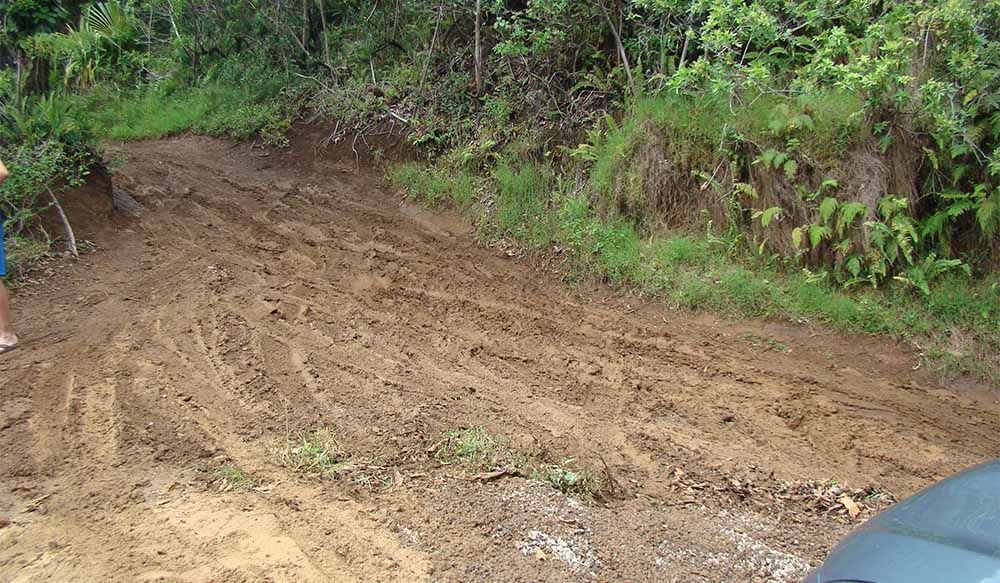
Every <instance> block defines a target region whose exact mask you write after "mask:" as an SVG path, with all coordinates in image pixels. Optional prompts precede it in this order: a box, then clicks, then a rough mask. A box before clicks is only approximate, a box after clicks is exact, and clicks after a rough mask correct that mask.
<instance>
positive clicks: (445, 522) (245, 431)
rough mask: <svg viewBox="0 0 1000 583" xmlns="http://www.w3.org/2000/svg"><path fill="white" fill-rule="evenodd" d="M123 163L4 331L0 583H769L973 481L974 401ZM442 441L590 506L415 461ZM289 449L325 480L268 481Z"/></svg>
mask: <svg viewBox="0 0 1000 583" xmlns="http://www.w3.org/2000/svg"><path fill="white" fill-rule="evenodd" d="M125 151H126V153H127V155H128V160H127V162H126V163H125V164H124V167H123V168H122V169H121V170H120V171H119V175H118V177H117V178H116V180H117V181H118V182H119V183H120V185H121V186H122V187H123V188H125V189H126V190H127V191H129V192H131V193H132V194H133V196H134V197H135V198H136V199H137V200H138V201H139V202H140V203H142V205H143V206H144V207H145V212H144V214H143V215H142V217H141V218H139V219H131V220H129V219H125V218H122V217H117V218H114V219H113V220H109V219H108V217H107V216H106V213H107V211H106V209H105V211H93V210H92V209H94V208H96V207H95V204H96V202H95V201H96V200H97V199H95V198H94V196H96V195H94V193H93V192H91V193H90V194H89V195H86V193H84V194H80V195H79V197H84V196H90V197H91V198H90V199H84V202H85V203H86V204H85V205H84V206H86V207H87V208H90V209H91V210H90V211H88V212H89V213H90V214H92V215H94V216H92V217H90V218H83V219H81V218H80V215H81V213H82V212H83V211H82V210H81V208H82V207H81V204H80V203H79V201H77V204H76V205H75V206H74V205H72V204H71V205H69V206H70V214H71V215H74V214H75V215H76V218H77V220H78V221H79V224H81V225H83V226H82V227H81V231H82V233H78V235H79V236H80V238H82V239H87V240H90V241H93V242H94V243H95V244H96V246H97V249H96V251H93V252H90V253H87V254H85V255H84V256H83V257H82V258H81V259H80V260H79V261H77V262H65V263H60V264H59V265H57V266H55V268H54V269H53V271H54V275H52V276H51V277H47V278H42V279H41V281H39V282H36V283H31V284H29V285H27V286H26V287H25V288H23V289H22V290H21V291H20V293H19V294H18V295H17V297H16V299H15V302H14V309H15V312H16V316H17V325H18V329H19V332H20V333H21V334H22V336H23V339H24V343H23V345H22V347H21V348H20V349H19V350H17V351H15V352H14V353H12V354H10V355H8V356H5V357H3V358H0V395H2V399H0V476H2V481H0V484H2V488H0V525H3V526H2V527H0V580H2V581H18V582H21V581H60V582H61V581H66V582H77V581H101V582H105V581H112V582H116V581H121V582H133V581H191V582H220V583H221V582H236V581H248V582H249V581H288V582H311V581H338V582H339V581H455V582H459V581H462V582H464V581H616V582H617V581H668V582H669V581H677V582H684V583H690V582H699V581H705V582H720V583H721V582H727V583H728V582H736V581H739V582H748V581H773V582H779V583H785V582H797V581H798V580H799V579H800V578H801V576H802V575H803V574H804V572H805V570H806V569H807V568H808V567H809V566H810V565H815V564H817V563H818V562H819V561H821V560H822V558H823V557H824V555H825V553H826V552H827V551H828V550H829V549H830V547H831V545H832V544H834V543H835V542H836V540H837V539H838V538H839V537H841V536H843V535H844V534H845V533H846V532H848V531H849V530H850V528H851V527H852V526H853V525H854V524H856V523H857V522H859V521H860V520H863V519H864V518H865V517H867V516H869V515H870V514H871V512H873V511H874V510H876V509H877V507H878V506H879V505H881V504H883V503H885V502H886V500H887V496H880V495H879V494H878V492H880V491H884V492H888V493H891V494H892V495H895V496H896V497H900V496H903V495H907V494H910V493H913V492H914V491H915V490H917V489H918V488H920V487H922V486H924V485H926V484H928V483H930V482H932V481H934V480H936V479H939V478H942V477H944V476H947V475H949V474H951V473H953V472H955V471H957V470H960V469H962V468H965V467H967V466H969V465H972V464H975V463H977V462H980V461H983V460H986V459H989V458H991V457H993V456H996V455H997V452H998V451H1000V432H998V431H997V427H998V426H1000V424H998V422H1000V405H998V403H997V399H996V396H995V395H993V394H991V393H990V392H988V391H979V392H973V391H970V390H968V389H963V390H961V391H956V390H952V389H950V388H949V387H946V386H941V385H940V384H939V383H938V382H937V381H936V380H935V379H934V378H932V377H931V376H929V375H928V374H926V373H925V372H924V370H923V369H920V370H914V367H915V366H916V365H917V364H918V363H919V362H920V359H919V355H918V354H915V353H912V352H909V351H907V350H905V349H904V348H901V347H898V346H896V345H894V344H893V343H892V342H889V341H886V340H884V339H874V338H865V337H843V336H838V335H834V334H830V333H828V332H825V331H823V330H821V329H811V328H808V327H804V326H803V327H792V326H783V325H779V324H774V323H754V322H748V323H731V322H724V321H718V320H716V319H713V318H710V317H706V316H691V315H686V314H683V313H678V312H673V311H670V310H668V309H666V308H665V307H663V306H662V305H660V304H658V303H655V302H649V301H646V300H643V299H639V298H634V297H627V296H621V295H616V294H614V293H613V292H611V291H610V290H607V289H604V288H601V287H600V286H592V287H589V288H586V289H579V288H577V289H571V288H569V287H567V286H565V285H564V284H563V283H562V281H561V279H560V275H561V274H560V273H559V272H558V270H554V269H552V268H551V267H546V266H544V265H536V264H532V261H529V260H526V259H520V258H518V257H516V256H515V257H510V256H508V254H507V253H505V252H502V251H500V250H497V249H490V248H486V247H482V246H480V245H478V244H476V243H475V242H474V240H473V238H472V237H471V235H470V233H469V228H468V226H467V225H466V224H465V223H463V222H462V221H461V220H460V219H457V218H455V217H447V216H445V217H442V216H440V215H434V214H430V213H428V212H426V211H423V210H420V209H418V208H416V207H413V206H411V205H409V204H407V203H401V202H400V197H399V196H397V195H395V194H393V193H392V192H388V191H386V190H384V189H383V188H382V187H381V186H380V184H379V181H378V180H377V179H375V178H373V176H372V175H370V174H366V173H363V172H361V173H359V172H357V171H356V167H355V162H354V160H353V157H352V158H351V159H348V160H347V161H346V162H344V161H341V162H338V161H336V160H334V159H330V158H325V157H323V156H322V155H321V154H317V153H316V152H315V151H313V150H311V149H310V148H303V147H297V148H292V149H290V150H287V151H265V150H261V149H259V148H251V147H250V146H248V145H233V144H230V143H227V142H223V141H218V140H212V139H205V138H192V137H186V138H180V139H173V140H168V141H157V142H146V143H134V144H130V145H128V146H126V147H125ZM71 218H72V216H71ZM473 426H482V427H485V428H486V430H488V431H489V432H490V433H492V434H495V435H499V436H503V437H504V438H506V439H507V440H509V442H510V444H511V446H512V447H514V448H515V449H517V450H518V451H520V452H522V453H524V455H526V456H528V457H529V458H530V459H532V460H535V461H536V462H547V463H559V462H561V461H563V460H565V459H567V458H574V459H575V460H576V462H575V464H576V466H578V467H586V468H592V469H593V470H594V473H595V474H596V475H597V476H599V477H600V478H601V479H602V481H603V486H602V489H601V491H600V492H598V494H597V498H596V499H594V500H588V499H580V498H577V497H574V496H568V495H566V494H563V493H561V492H559V491H557V490H555V489H554V488H553V487H552V486H551V485H550V484H549V483H547V482H543V481H538V480H533V479H531V477H530V476H499V477H496V478H495V479H488V480H487V479H478V480H477V479H472V478H473V477H475V476H476V474H477V473H480V472H482V471H483V469H482V468H474V467H471V466H469V465H467V464H461V463H455V464H447V465H446V464H442V463H440V462H438V461H437V460H435V459H434V458H433V457H432V456H431V455H429V454H428V451H429V450H432V449H433V447H434V445H435V444H438V443H440V440H441V438H442V435H443V434H444V433H445V432H446V431H450V430H455V429H459V428H463V427H473ZM321 428H332V431H334V433H335V435H336V438H337V440H338V446H339V448H340V449H341V450H343V452H344V453H346V454H349V455H350V456H351V457H352V458H353V460H354V462H353V464H351V465H350V467H349V469H345V470H344V471H343V472H341V473H340V474H338V475H336V476H333V477H328V478H319V477H315V476H310V475H308V474H306V473H303V472H297V471H294V470H293V469H290V468H288V467H286V466H283V465H282V464H281V463H280V459H281V454H282V452H283V451H285V450H287V448H288V445H287V444H288V440H289V439H293V440H294V439H296V438H297V436H300V435H303V434H308V432H310V431H314V430H317V429H321ZM220 468H236V470H238V471H239V472H240V473H241V474H242V475H246V476H250V477H251V478H252V479H253V483H252V484H250V485H249V487H243V488H240V487H238V486H239V484H232V483H231V482H227V481H225V480H221V479H220V478H219V475H220V474H219V471H220ZM231 471H235V470H231ZM234 486H237V487H234ZM845 493H846V494H847V495H848V496H850V497H851V500H850V501H848V502H847V503H845V502H844V501H843V498H842V496H843V495H844V494H845ZM852 501H853V502H855V503H857V504H858V506H859V507H860V510H861V514H860V515H859V516H856V517H853V518H852V517H851V516H850V515H849V512H848V507H849V506H851V504H850V502H852Z"/></svg>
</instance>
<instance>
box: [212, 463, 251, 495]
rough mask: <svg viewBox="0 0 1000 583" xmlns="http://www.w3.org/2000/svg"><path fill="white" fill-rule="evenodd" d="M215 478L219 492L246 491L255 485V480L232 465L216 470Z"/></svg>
mask: <svg viewBox="0 0 1000 583" xmlns="http://www.w3.org/2000/svg"><path fill="white" fill-rule="evenodd" d="M215 478H216V479H215V483H216V484H218V487H219V492H233V491H246V490H250V489H252V488H253V487H254V486H256V485H257V480H256V479H255V478H254V477H253V476H250V475H249V474H247V473H246V472H244V471H243V470H241V469H239V468H238V467H236V466H233V465H226V466H222V467H221V468H219V469H217V470H216V471H215Z"/></svg>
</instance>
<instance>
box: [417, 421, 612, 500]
mask: <svg viewBox="0 0 1000 583" xmlns="http://www.w3.org/2000/svg"><path fill="white" fill-rule="evenodd" d="M433 456H434V459H436V460H437V461H438V462H440V463H442V464H458V463H462V464H468V465H471V466H473V467H475V468H478V469H483V470H497V469H499V470H507V475H519V476H522V477H526V478H529V479H531V480H537V481H539V482H545V483H547V484H549V485H550V486H552V487H553V488H555V489H556V490H558V491H560V492H562V493H563V494H567V495H570V496H576V497H578V498H583V499H586V500H591V499H594V498H597V497H598V496H599V494H600V492H601V488H602V480H601V478H600V477H599V476H598V475H597V473H595V472H594V471H593V470H591V469H589V468H586V467H581V466H580V465H579V464H578V463H577V461H576V460H575V459H573V458H566V459H564V460H563V461H562V462H560V463H558V464H547V463H543V462H540V461H538V460H534V459H532V458H531V456H529V455H527V454H525V453H524V452H520V451H517V450H516V449H515V448H513V447H511V446H510V444H509V443H508V441H507V440H506V439H505V438H504V437H502V436H496V435H491V434H490V433H489V432H487V431H486V430H485V429H484V428H482V427H478V426H477V427H469V428H466V429H459V430H454V431H448V432H446V433H445V434H444V439H442V441H441V442H440V443H439V444H437V445H436V446H435V447H434V448H433Z"/></svg>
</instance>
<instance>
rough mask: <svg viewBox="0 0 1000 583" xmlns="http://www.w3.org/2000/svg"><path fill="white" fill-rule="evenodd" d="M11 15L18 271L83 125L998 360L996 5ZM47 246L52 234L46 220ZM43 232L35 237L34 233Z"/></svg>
mask: <svg viewBox="0 0 1000 583" xmlns="http://www.w3.org/2000/svg"><path fill="white" fill-rule="evenodd" d="M4 10H5V14H4V18H3V19H2V20H0V22H2V23H3V24H2V25H0V41H2V42H0V46H2V47H3V48H2V49H0V63H2V67H0V158H2V159H4V160H5V161H6V162H7V163H8V166H10V167H11V170H12V171H13V174H14V178H12V179H11V180H10V181H8V182H7V183H6V184H5V185H4V186H3V187H2V189H0V209H2V210H3V212H4V214H5V215H6V216H7V217H8V218H7V225H8V232H9V233H10V236H11V237H12V242H11V246H12V247H13V252H12V253H11V255H12V260H13V263H14V265H13V267H14V269H15V272H17V271H20V270H21V269H23V268H24V267H25V266H28V265H30V263H31V261H32V257H35V256H38V255H40V254H44V253H45V252H46V251H47V249H48V246H49V245H50V243H49V242H50V241H51V240H52V239H53V234H51V233H45V232H43V231H42V230H41V223H40V222H39V221H38V217H39V215H40V214H42V213H44V212H46V210H47V209H48V208H49V207H50V206H51V205H52V204H53V201H54V200H57V198H58V196H59V195H62V194H63V193H66V192H70V191H71V190H72V188H73V187H74V186H76V185H78V184H80V183H81V181H83V180H86V178H87V174H88V172H91V169H92V168H93V166H94V164H96V163H98V161H99V160H100V146H99V143H100V140H102V139H115V140H119V139H121V140H131V139H142V138H156V137H164V136H170V135H177V134H182V133H185V132H195V133H202V134H208V135H220V136H230V137H233V138H235V139H253V140H259V141H261V142H263V143H267V144H270V145H273V146H279V147H280V146H282V145H284V144H286V143H287V136H288V132H289V131H290V128H291V127H292V123H293V122H294V121H296V120H300V121H301V122H303V123H322V124H324V127H329V135H328V138H327V139H326V140H325V141H324V143H325V144H327V145H329V144H334V143H341V144H346V145H349V146H350V149H351V150H354V151H355V152H357V151H358V149H359V148H368V149H373V150H378V149H379V148H381V147H383V146H382V145H383V144H386V143H388V142H392V141H399V140H405V141H407V142H408V143H409V144H410V145H411V146H413V148H414V149H415V150H416V151H417V152H418V153H419V156H420V157H422V158H423V161H421V162H419V163H410V164H404V165H399V166H394V167H391V168H390V169H389V174H390V177H391V179H392V181H393V182H394V183H395V184H396V185H398V187H399V188H400V189H401V190H404V191H405V192H406V193H407V195H408V196H410V197H412V198H414V199H416V200H420V201H422V202H424V203H426V204H428V205H431V206H436V207H450V208H455V209H460V210H462V211H463V212H466V213H468V214H469V215H470V216H472V217H474V218H475V220H476V221H477V223H478V224H479V225H480V233H481V234H482V235H483V236H484V237H489V238H504V239H507V240H510V241H513V242H516V243H518V244H519V245H522V246H523V247H525V248H528V249H532V250H536V251H538V252H546V253H549V252H555V253H560V254H566V255H567V256H569V257H570V258H571V265H572V267H573V269H572V271H571V272H570V276H571V277H577V276H584V275H586V274H593V275H596V276H597V277H599V278H601V279H603V280H605V281H607V282H609V283H611V284H613V285H618V286H621V287H623V288H625V289H628V290H631V291H634V292H637V293H643V294H648V295H650V296H655V297H662V298H664V299H665V300H666V301H668V302H669V303H670V304H672V305H675V306H678V307H685V308H692V309H709V310H713V311H717V312H721V313H723V314H727V315H739V316H752V317H773V318H780V319H784V320H790V321H794V322H809V323H821V324H824V325H828V326H831V327H833V328H835V329H838V330H844V331H848V332H856V333H866V334H885V335H888V336H891V337H894V338H900V339H905V340H907V341H910V342H912V343H914V344H916V345H917V346H920V347H921V348H922V349H923V351H924V353H925V354H926V355H927V356H928V357H930V358H931V362H933V363H934V365H935V366H937V367H938V368H940V370H942V371H943V372H948V373H951V372H967V373H969V372H971V373H974V374H976V375H979V376H981V377H983V378H987V379H993V380H996V379H997V378H1000V362H998V358H1000V357H998V355H1000V289H998V287H1000V280H998V276H997V268H998V266H1000V236H998V235H1000V97H998V96H1000V73H998V71H997V67H996V63H997V62H998V61H1000V32H998V30H997V27H996V26H995V25H994V23H996V22H998V21H1000V3H998V2H997V1H996V0H990V1H986V2H980V1H973V0H955V1H952V2H932V1H930V0H916V1H913V2H907V3H902V4H901V3H895V4H893V3H888V4H887V3H881V2H872V1H870V0H848V1H845V2H835V3H829V2H820V1H812V0H809V1H806V2H794V3H793V2H781V1H774V0H753V1H751V2H735V1H733V2H701V1H697V0H690V1H676V2H665V1H660V0H614V1H609V0H595V1H593V2H590V1H588V2H564V1H560V2H540V1H535V0H527V1H500V0H488V1H473V0H468V1H463V0H443V1H442V2H438V3H427V2H416V1H411V0H401V1H397V2H391V3H373V2H362V1H358V0H309V1H305V2H302V3H284V2H269V3H260V2H255V1H253V0H196V1H190V2H169V1H165V0H108V1H104V2H80V1H72V0H62V1H58V2H45V3H41V2H33V1H30V0H23V1H18V2H13V3H10V4H9V6H7V7H6V8H5V9H4ZM56 236H58V235H56ZM39 242H40V243H39Z"/></svg>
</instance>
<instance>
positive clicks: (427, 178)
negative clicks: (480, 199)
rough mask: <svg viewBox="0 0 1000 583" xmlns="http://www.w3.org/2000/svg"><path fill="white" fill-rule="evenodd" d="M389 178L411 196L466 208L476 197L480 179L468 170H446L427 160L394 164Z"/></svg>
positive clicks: (421, 200) (438, 204)
mask: <svg viewBox="0 0 1000 583" xmlns="http://www.w3.org/2000/svg"><path fill="white" fill-rule="evenodd" d="M389 181H390V182H391V183H392V184H393V186H395V187H396V188H398V189H399V190H401V191H402V192H404V193H405V194H406V196H407V198H409V199H410V200H414V201H417V202H421V203H423V204H426V205H428V206H432V207H450V208H455V209H465V208H468V207H469V206H470V205H472V203H473V202H474V201H475V200H476V198H477V192H478V190H479V188H480V185H479V182H480V181H479V179H478V178H476V177H475V176H473V175H472V174H469V173H467V172H461V171H459V172H454V173H453V172H447V171H444V170H442V169H440V168H436V167H434V166H428V165H426V164H418V163H412V162H411V163H408V164H400V165H397V166H394V167H393V168H392V169H391V170H390V171H389Z"/></svg>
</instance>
